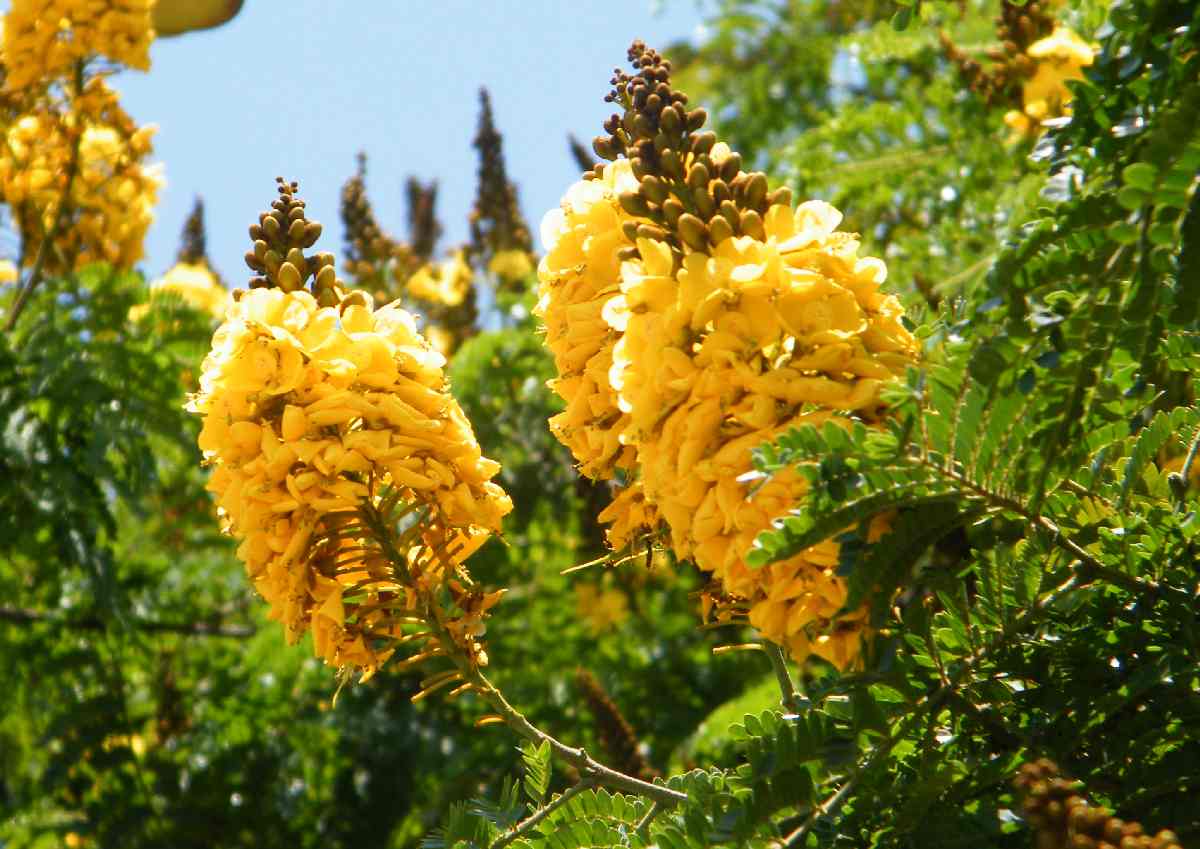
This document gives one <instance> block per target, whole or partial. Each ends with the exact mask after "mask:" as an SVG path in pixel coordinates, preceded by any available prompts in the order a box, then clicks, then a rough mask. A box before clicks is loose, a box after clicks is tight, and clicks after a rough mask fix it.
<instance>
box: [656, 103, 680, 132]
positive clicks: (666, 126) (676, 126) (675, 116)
mask: <svg viewBox="0 0 1200 849" xmlns="http://www.w3.org/2000/svg"><path fill="white" fill-rule="evenodd" d="M658 126H659V127H660V128H661V129H662V131H663V132H664V133H667V134H668V135H672V136H678V135H679V134H680V132H681V131H682V130H683V125H682V123H681V122H680V120H679V113H678V112H676V111H675V110H674V109H664V110H663V111H662V114H661V115H659V117H658Z"/></svg>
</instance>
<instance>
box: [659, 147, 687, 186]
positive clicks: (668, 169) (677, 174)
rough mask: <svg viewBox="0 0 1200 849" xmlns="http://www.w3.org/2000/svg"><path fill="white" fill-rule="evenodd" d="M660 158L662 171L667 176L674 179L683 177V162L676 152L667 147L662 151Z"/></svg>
mask: <svg viewBox="0 0 1200 849" xmlns="http://www.w3.org/2000/svg"><path fill="white" fill-rule="evenodd" d="M660 159H661V161H662V169H663V172H664V173H665V174H666V175H667V176H668V177H674V178H675V179H676V180H682V179H683V162H682V160H680V158H679V154H678V153H676V152H675V151H674V150H672V149H671V148H669V147H668V148H667V149H666V150H664V151H663V152H662V155H661V157H660Z"/></svg>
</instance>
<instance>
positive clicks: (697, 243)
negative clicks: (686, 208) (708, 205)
mask: <svg viewBox="0 0 1200 849" xmlns="http://www.w3.org/2000/svg"><path fill="white" fill-rule="evenodd" d="M677 228H678V230H679V238H680V239H682V240H683V242H684V244H686V245H687V246H688V247H689V248H691V249H692V250H696V251H703V250H706V249H707V248H708V227H706V226H705V225H704V222H703V221H701V220H700V219H699V218H697V217H696V216H694V215H692V214H691V213H690V212H685V213H684V214H683V215H681V216H679V224H678V225H677Z"/></svg>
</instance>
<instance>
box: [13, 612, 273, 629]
mask: <svg viewBox="0 0 1200 849" xmlns="http://www.w3.org/2000/svg"><path fill="white" fill-rule="evenodd" d="M0 622H14V623H17V624H22V625H24V624H31V623H34V622H50V623H53V624H55V625H58V626H59V627H61V628H69V629H72V630H77V631H104V630H107V628H108V623H107V622H105V621H104V620H103V619H101V618H100V617H98V616H88V617H85V618H83V619H66V618H63V617H60V616H56V615H54V614H52V613H46V612H44V611H41V610H28V609H26V608H22V607H4V606H0ZM131 624H132V626H133V627H134V628H135V629H136V630H138V631H154V632H159V633H172V634H187V635H189V636H195V637H252V636H254V634H255V632H256V630H257V629H256V628H255V627H254V626H253V625H227V624H224V623H222V622H154V621H146V620H133V622H132V623H131Z"/></svg>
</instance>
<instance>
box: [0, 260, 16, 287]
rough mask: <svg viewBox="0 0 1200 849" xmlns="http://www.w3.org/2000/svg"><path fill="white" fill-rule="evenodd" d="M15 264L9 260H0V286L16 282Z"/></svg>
mask: <svg viewBox="0 0 1200 849" xmlns="http://www.w3.org/2000/svg"><path fill="white" fill-rule="evenodd" d="M18 276H19V275H18V273H17V264H16V263H15V262H13V261H12V260H11V259H0V286H3V285H5V284H7V283H16V282H17V277H18Z"/></svg>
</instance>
